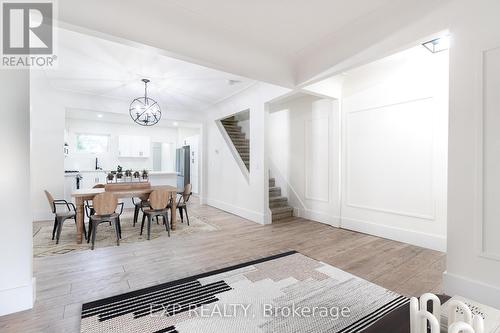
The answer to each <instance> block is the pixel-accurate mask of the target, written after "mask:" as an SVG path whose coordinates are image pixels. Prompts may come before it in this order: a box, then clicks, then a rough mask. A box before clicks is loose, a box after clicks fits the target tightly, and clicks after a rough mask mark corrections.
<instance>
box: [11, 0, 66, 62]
mask: <svg viewBox="0 0 500 333" xmlns="http://www.w3.org/2000/svg"><path fill="white" fill-rule="evenodd" d="M53 22H54V8H53V3H52V2H17V1H3V2H2V51H3V52H2V53H3V54H2V56H3V57H2V67H46V66H52V65H53V62H54V60H55V59H56V58H57V57H56V56H55V55H53V51H54V48H53V43H54V27H53Z"/></svg>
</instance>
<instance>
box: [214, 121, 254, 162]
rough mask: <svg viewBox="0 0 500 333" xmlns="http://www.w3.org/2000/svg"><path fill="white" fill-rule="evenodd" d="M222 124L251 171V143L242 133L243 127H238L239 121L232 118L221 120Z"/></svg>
mask: <svg viewBox="0 0 500 333" xmlns="http://www.w3.org/2000/svg"><path fill="white" fill-rule="evenodd" d="M221 123H222V126H224V129H225V130H226V133H227V135H228V136H229V138H230V139H231V141H232V142H233V145H234V147H235V148H236V150H237V151H238V154H239V155H240V157H241V160H242V161H243V163H244V164H245V166H246V168H247V170H249V171H250V141H249V140H248V139H247V138H246V136H245V133H243V132H242V131H241V126H238V121H237V120H236V119H235V118H234V116H232V117H229V118H226V119H223V120H221Z"/></svg>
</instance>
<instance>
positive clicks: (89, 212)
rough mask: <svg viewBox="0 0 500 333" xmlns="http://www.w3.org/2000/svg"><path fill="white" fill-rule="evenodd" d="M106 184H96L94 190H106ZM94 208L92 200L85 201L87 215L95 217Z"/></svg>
mask: <svg viewBox="0 0 500 333" xmlns="http://www.w3.org/2000/svg"><path fill="white" fill-rule="evenodd" d="M105 187H106V185H104V184H95V185H94V186H92V188H105ZM94 213H95V212H94V207H93V206H92V200H85V215H87V216H90V215H94Z"/></svg>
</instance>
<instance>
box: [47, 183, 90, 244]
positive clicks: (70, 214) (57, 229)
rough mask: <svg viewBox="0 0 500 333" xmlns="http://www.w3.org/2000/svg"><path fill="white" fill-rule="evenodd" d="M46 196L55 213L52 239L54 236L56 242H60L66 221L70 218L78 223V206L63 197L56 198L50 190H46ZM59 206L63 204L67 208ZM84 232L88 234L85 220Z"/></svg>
mask: <svg viewBox="0 0 500 333" xmlns="http://www.w3.org/2000/svg"><path fill="white" fill-rule="evenodd" d="M44 192H45V196H46V197H47V200H48V201H49V206H50V209H51V211H52V213H53V214H54V228H53V229H52V240H54V237H55V238H56V244H59V238H60V236H61V231H62V228H63V224H64V221H66V220H68V219H73V220H75V224H76V208H75V205H74V204H73V203H72V202H68V201H66V200H63V199H59V200H54V197H53V196H52V194H50V192H49V191H47V190H45V191H44ZM59 206H63V207H64V208H65V210H64V211H63V210H61V209H58V207H59ZM83 234H84V235H86V231H85V221H84V223H83Z"/></svg>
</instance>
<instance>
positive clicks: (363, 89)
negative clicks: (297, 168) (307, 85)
mask: <svg viewBox="0 0 500 333" xmlns="http://www.w3.org/2000/svg"><path fill="white" fill-rule="evenodd" d="M343 79H344V81H343V86H342V118H343V122H344V123H343V129H344V130H343V150H342V160H343V167H342V208H341V211H342V226H343V227H345V228H348V229H353V230H356V231H361V232H366V233H370V234H375V235H378V236H381V237H386V238H391V239H395V240H399V241H403V242H407V243H411V244H415V245H419V246H424V247H429V248H433V249H437V250H441V251H444V250H445V249H446V186H447V184H446V179H447V128H448V124H447V117H448V104H447V97H448V90H447V89H448V52H442V53H438V54H432V53H430V52H429V51H428V50H426V49H425V48H423V47H422V46H417V47H415V48H412V49H410V50H407V51H404V52H401V53H398V54H396V55H393V56H390V57H387V58H384V59H382V60H379V61H376V62H374V63H371V64H369V65H365V66H362V67H360V68H358V69H355V70H352V71H349V72H347V73H346V74H344V75H343Z"/></svg>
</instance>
